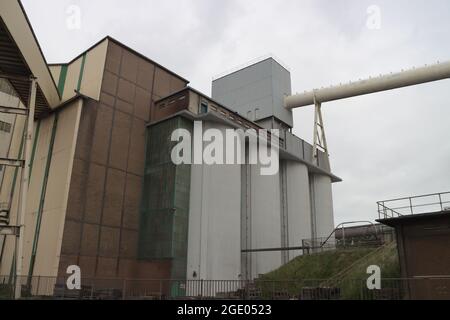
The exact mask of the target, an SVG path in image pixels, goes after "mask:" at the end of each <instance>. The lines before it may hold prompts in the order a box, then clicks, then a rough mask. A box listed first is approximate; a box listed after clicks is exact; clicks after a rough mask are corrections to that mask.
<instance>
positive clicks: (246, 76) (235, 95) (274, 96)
mask: <svg viewBox="0 0 450 320" xmlns="http://www.w3.org/2000/svg"><path fill="white" fill-rule="evenodd" d="M290 94H291V77H290V73H289V71H288V70H286V69H285V68H283V67H282V66H281V65H280V64H279V63H278V62H276V61H275V60H274V59H272V58H269V59H266V60H263V61H260V62H258V63H256V64H254V65H251V66H249V67H247V68H244V69H241V70H239V71H236V72H234V73H231V74H229V75H227V76H224V77H222V78H219V79H216V80H214V81H213V83H212V98H213V99H215V100H217V101H218V102H220V103H223V104H224V105H226V106H228V107H229V108H231V109H233V110H235V111H237V112H239V113H240V114H241V115H243V116H246V117H247V118H249V119H250V120H252V121H255V120H260V119H265V118H268V117H271V116H274V117H275V118H278V119H280V120H281V121H283V122H285V123H286V124H287V125H289V126H290V127H292V126H293V119H292V112H291V111H290V110H287V109H286V108H284V96H285V95H290Z"/></svg>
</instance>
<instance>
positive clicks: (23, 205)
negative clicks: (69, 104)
mask: <svg viewBox="0 0 450 320" xmlns="http://www.w3.org/2000/svg"><path fill="white" fill-rule="evenodd" d="M30 86H31V88H30V98H29V106H28V120H27V133H26V136H25V150H24V160H25V161H24V166H23V169H22V173H21V183H20V192H19V208H18V211H17V213H18V215H17V221H18V222H19V225H18V226H19V238H18V239H17V242H16V245H17V248H16V249H17V250H16V286H15V294H14V295H15V298H16V299H20V296H21V282H20V277H21V276H22V268H23V244H24V240H25V239H24V236H25V214H26V209H27V195H28V180H29V172H30V157H31V145H32V138H33V125H34V108H35V104H36V89H37V88H36V86H37V82H36V78H34V77H33V78H32V79H31V85H30Z"/></svg>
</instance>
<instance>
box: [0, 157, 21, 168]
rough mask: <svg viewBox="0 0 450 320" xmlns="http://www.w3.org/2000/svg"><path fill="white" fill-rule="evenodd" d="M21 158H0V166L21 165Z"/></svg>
mask: <svg viewBox="0 0 450 320" xmlns="http://www.w3.org/2000/svg"><path fill="white" fill-rule="evenodd" d="M23 163H24V161H23V160H20V159H8V158H0V166H9V167H23Z"/></svg>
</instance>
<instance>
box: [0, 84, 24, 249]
mask: <svg viewBox="0 0 450 320" xmlns="http://www.w3.org/2000/svg"><path fill="white" fill-rule="evenodd" d="M0 105H2V106H5V107H16V108H18V107H20V105H21V103H20V100H19V98H17V97H16V96H15V93H14V90H13V89H12V87H11V86H10V85H9V84H8V82H7V81H6V80H4V79H0ZM15 120H16V115H14V114H7V113H0V121H2V122H4V123H6V124H10V125H11V129H10V132H6V131H5V130H0V157H1V158H7V157H8V151H9V148H10V146H11V138H12V134H13V131H14V124H15ZM4 173H5V170H4V168H3V167H2V166H0V185H1V183H2V180H3V175H4ZM0 247H1V243H0Z"/></svg>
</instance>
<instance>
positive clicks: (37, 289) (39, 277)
mask: <svg viewBox="0 0 450 320" xmlns="http://www.w3.org/2000/svg"><path fill="white" fill-rule="evenodd" d="M40 282H41V276H38V278H37V285H36V295H37V296H39V285H40ZM30 291H31V289H30Z"/></svg>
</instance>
